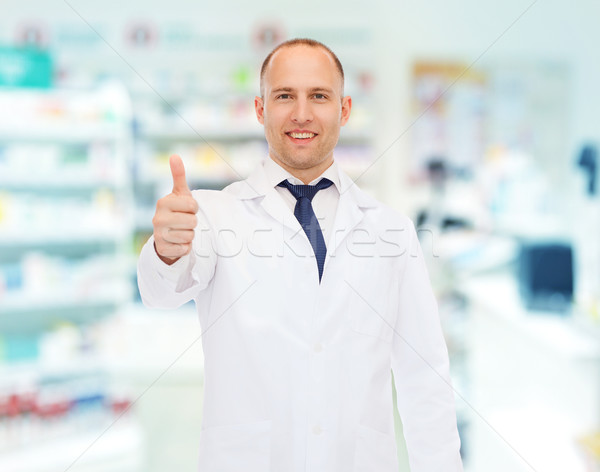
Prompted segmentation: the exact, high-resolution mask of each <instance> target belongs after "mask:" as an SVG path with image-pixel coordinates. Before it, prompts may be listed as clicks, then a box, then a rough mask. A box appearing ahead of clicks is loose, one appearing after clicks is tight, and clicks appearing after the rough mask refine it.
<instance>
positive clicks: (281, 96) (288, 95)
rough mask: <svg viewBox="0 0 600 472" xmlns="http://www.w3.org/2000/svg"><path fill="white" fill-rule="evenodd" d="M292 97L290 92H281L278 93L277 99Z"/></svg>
mask: <svg viewBox="0 0 600 472" xmlns="http://www.w3.org/2000/svg"><path fill="white" fill-rule="evenodd" d="M290 97H291V95H290V94H289V93H281V94H279V95H277V96H276V97H275V98H276V99H277V100H287V99H288V98H290Z"/></svg>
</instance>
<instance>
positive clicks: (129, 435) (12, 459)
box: [0, 420, 143, 472]
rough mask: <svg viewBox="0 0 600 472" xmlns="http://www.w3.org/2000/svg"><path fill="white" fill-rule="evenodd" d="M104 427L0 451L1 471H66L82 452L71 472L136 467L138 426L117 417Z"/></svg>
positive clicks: (138, 459)
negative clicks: (108, 425)
mask: <svg viewBox="0 0 600 472" xmlns="http://www.w3.org/2000/svg"><path fill="white" fill-rule="evenodd" d="M120 423H121V424H120ZM105 429H106V428H102V429H97V430H94V431H90V432H86V433H83V434H79V435H76V436H75V435H73V436H67V437H64V438H60V439H54V440H50V441H47V442H43V443H40V444H33V445H27V446H24V447H22V448H18V449H15V450H11V451H9V452H2V453H0V470H3V471H5V472H55V471H58V470H61V471H62V470H67V469H69V468H70V466H71V464H72V463H73V461H75V460H77V459H78V457H79V456H80V455H81V454H82V453H83V452H84V451H85V454H83V455H82V456H81V457H80V458H79V459H78V460H77V463H76V464H75V466H74V467H73V470H74V471H83V470H85V471H88V470H90V471H91V470H94V471H95V470H110V471H113V472H116V471H125V470H140V466H141V459H142V452H143V451H142V446H143V436H142V431H141V429H140V427H139V426H137V425H136V424H134V423H133V422H127V421H126V420H120V421H118V422H117V423H116V424H115V425H114V426H113V427H111V428H110V429H108V430H106V432H105ZM90 446H91V447H90ZM88 448H89V449H88ZM88 467H89V468H88ZM95 467H98V468H95ZM121 467H122V468H121Z"/></svg>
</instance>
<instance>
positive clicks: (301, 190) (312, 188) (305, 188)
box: [278, 178, 333, 201]
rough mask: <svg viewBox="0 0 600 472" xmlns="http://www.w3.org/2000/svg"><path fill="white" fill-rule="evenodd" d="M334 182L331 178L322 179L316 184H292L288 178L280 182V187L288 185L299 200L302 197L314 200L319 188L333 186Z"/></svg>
mask: <svg viewBox="0 0 600 472" xmlns="http://www.w3.org/2000/svg"><path fill="white" fill-rule="evenodd" d="M332 185H333V182H332V181H331V180H329V179H325V178H323V179H321V180H319V181H318V182H317V183H316V185H294V184H291V183H290V182H289V181H288V180H283V181H281V182H279V184H278V187H286V188H287V189H288V190H289V191H290V193H291V194H292V195H293V196H294V197H296V200H299V199H300V198H302V197H306V198H308V200H309V201H312V199H313V197H314V196H315V195H316V194H317V192H318V191H319V190H323V189H324V188H327V187H331V186H332Z"/></svg>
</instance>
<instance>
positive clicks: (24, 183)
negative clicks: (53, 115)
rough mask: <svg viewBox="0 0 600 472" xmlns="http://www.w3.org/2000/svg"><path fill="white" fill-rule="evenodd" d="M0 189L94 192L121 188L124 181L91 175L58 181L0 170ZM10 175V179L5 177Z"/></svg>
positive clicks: (74, 175) (71, 176) (49, 177)
mask: <svg viewBox="0 0 600 472" xmlns="http://www.w3.org/2000/svg"><path fill="white" fill-rule="evenodd" d="M0 171H1V172H2V174H3V175H2V176H0V188H1V189H3V190H35V191H39V192H47V191H48V190H56V189H63V190H96V189H99V188H107V187H108V188H119V187H123V186H124V185H125V184H126V182H125V179H118V178H115V177H106V178H98V177H96V176H94V175H92V174H91V173H85V174H83V173H82V174H79V175H77V174H72V175H63V176H61V178H60V179H57V178H52V177H53V176H52V175H50V176H48V175H31V174H29V175H19V174H15V173H11V172H10V170H6V169H0ZM6 175H10V178H8V177H6Z"/></svg>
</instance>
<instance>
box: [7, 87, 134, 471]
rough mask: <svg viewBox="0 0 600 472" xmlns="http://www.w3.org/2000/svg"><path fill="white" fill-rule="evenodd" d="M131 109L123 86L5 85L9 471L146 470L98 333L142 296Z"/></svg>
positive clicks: (127, 403) (127, 400) (125, 403)
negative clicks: (136, 275) (135, 244)
mask: <svg viewBox="0 0 600 472" xmlns="http://www.w3.org/2000/svg"><path fill="white" fill-rule="evenodd" d="M131 113H132V111H131V103H130V99H129V96H128V94H127V93H126V91H125V89H124V88H123V87H122V86H120V85H119V84H116V83H106V84H105V85H102V86H100V87H98V88H96V89H94V90H53V89H48V90H35V89H29V90H26V89H14V90H3V91H0V333H1V335H0V470H2V471H7V472H20V471H28V472H46V471H48V472H50V471H56V470H66V469H67V468H69V470H73V471H74V472H75V471H82V472H83V471H86V472H92V471H96V470H113V471H119V470H121V471H123V472H125V471H128V472H129V471H132V470H140V469H139V467H138V465H139V462H140V460H141V459H140V458H141V457H142V451H141V445H142V438H143V436H142V434H141V432H140V427H139V425H138V424H137V422H136V419H135V415H133V414H131V413H130V412H129V406H130V405H131V397H130V395H129V394H128V393H127V392H125V391H124V390H122V389H120V386H119V385H118V384H116V383H115V382H114V375H113V374H111V372H110V371H109V369H108V367H107V363H106V362H105V361H104V360H102V359H101V358H100V356H99V355H97V351H98V350H99V346H100V345H101V342H102V341H101V339H100V338H101V336H100V334H99V332H98V330H97V328H96V326H97V325H99V324H100V322H101V321H102V320H105V319H108V318H110V317H112V316H113V315H114V314H115V313H116V311H117V310H118V309H119V307H121V306H123V305H125V304H127V303H129V302H130V301H131V300H132V299H133V295H134V290H133V283H132V282H133V281H132V276H131V273H132V266H133V262H132V261H133V256H132V253H131V252H132V251H131V247H132V246H131V245H132V230H133V194H132V185H131V168H132V132H131V129H132V127H131V122H132V115H131ZM117 419H118V422H117V423H115V425H114V426H111V425H113V423H114V422H115V421H116V420H117ZM81 454H83V455H81ZM80 455H81V456H80ZM74 461H76V464H75V465H74V466H73V467H72V468H70V466H71V464H73V462H74Z"/></svg>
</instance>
